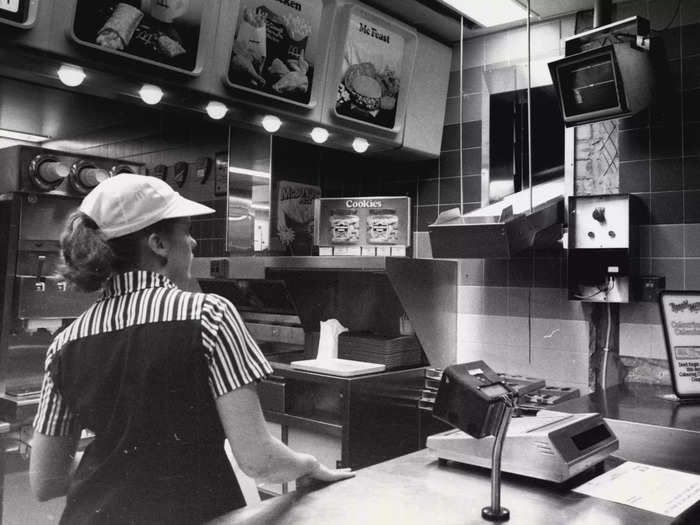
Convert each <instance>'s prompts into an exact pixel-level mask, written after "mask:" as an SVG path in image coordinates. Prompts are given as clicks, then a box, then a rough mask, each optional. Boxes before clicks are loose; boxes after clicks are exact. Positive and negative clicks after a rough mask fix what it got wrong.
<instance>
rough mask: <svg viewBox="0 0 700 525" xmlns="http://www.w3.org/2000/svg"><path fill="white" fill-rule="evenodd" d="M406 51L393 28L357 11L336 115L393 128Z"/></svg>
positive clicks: (399, 36)
mask: <svg viewBox="0 0 700 525" xmlns="http://www.w3.org/2000/svg"><path fill="white" fill-rule="evenodd" d="M404 52H405V39H404V37H403V36H402V35H401V34H399V33H398V32H397V31H395V30H393V28H392V26H391V25H389V24H387V23H382V21H380V20H377V19H373V18H370V17H369V16H366V15H363V14H362V13H361V12H353V13H352V14H351V15H350V23H349V28H348V33H347V38H346V40H345V49H344V53H343V70H342V77H341V80H340V83H339V84H338V96H337V100H336V105H335V111H336V113H337V114H338V115H342V116H346V117H350V118H354V119H357V120H362V121H364V122H369V123H370V124H374V125H376V126H381V127H384V128H389V129H391V128H393V127H394V124H395V120H396V106H397V103H398V99H399V94H400V92H401V89H402V88H403V89H405V85H404V83H405V81H406V79H405V78H402V76H403V74H402V73H403V69H404Z"/></svg>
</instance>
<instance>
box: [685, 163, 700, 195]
mask: <svg viewBox="0 0 700 525" xmlns="http://www.w3.org/2000/svg"><path fill="white" fill-rule="evenodd" d="M683 166H684V186H685V187H684V188H683V189H685V190H700V157H686V158H684V159H683Z"/></svg>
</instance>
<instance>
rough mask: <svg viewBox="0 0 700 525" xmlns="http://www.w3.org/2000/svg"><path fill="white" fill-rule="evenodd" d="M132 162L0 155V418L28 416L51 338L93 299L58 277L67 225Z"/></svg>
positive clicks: (37, 151) (19, 152)
mask: <svg viewBox="0 0 700 525" xmlns="http://www.w3.org/2000/svg"><path fill="white" fill-rule="evenodd" d="M115 166H119V168H118V169H119V171H120V172H121V171H132V172H138V171H140V169H141V167H140V165H138V164H136V163H130V164H123V163H118V162H116V161H114V160H112V159H105V158H101V157H93V156H86V155H76V154H71V153H64V152H58V151H53V150H48V149H45V148H38V147H31V146H13V147H10V148H6V149H3V150H0V244H1V245H2V246H3V249H0V419H5V420H10V421H12V420H21V419H24V418H26V417H29V416H31V415H32V414H33V412H34V409H35V406H36V402H37V400H38V393H39V390H40V387H41V379H42V376H43V371H44V366H43V363H44V359H45V355H46V350H47V348H48V345H49V344H50V342H51V340H52V339H53V336H54V335H55V334H56V333H57V332H59V331H60V330H61V329H62V328H63V327H65V326H66V325H67V324H69V323H70V321H72V320H73V319H74V318H76V317H77V316H78V315H80V313H82V312H83V311H84V310H85V309H86V308H87V307H88V306H89V305H90V304H92V303H93V302H94V300H95V298H96V296H97V294H85V293H81V292H77V291H74V290H71V289H70V288H69V286H68V285H67V283H66V282H65V281H64V280H63V279H61V278H60V277H58V276H57V271H56V270H57V267H58V264H59V262H60V255H59V243H60V235H61V231H62V229H63V225H64V223H65V220H66V218H67V217H68V215H69V214H70V213H72V212H73V211H74V210H75V209H77V207H78V206H79V205H80V201H81V199H82V198H83V196H84V195H86V194H87V193H89V191H90V190H91V189H92V188H93V187H94V186H96V185H97V184H98V183H99V182H100V181H102V180H104V179H106V178H107V177H109V176H110V170H114V168H115Z"/></svg>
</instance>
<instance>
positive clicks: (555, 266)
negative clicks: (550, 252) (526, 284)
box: [533, 258, 562, 288]
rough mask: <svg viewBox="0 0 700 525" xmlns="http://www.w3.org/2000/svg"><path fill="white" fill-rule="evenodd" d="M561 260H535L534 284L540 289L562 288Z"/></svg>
mask: <svg viewBox="0 0 700 525" xmlns="http://www.w3.org/2000/svg"><path fill="white" fill-rule="evenodd" d="M561 261H562V260H561V259H559V258H556V259H535V261H534V264H535V269H534V282H533V284H534V285H535V286H537V287H540V288H559V287H561V286H562V279H561Z"/></svg>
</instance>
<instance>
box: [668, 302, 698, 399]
mask: <svg viewBox="0 0 700 525" xmlns="http://www.w3.org/2000/svg"><path fill="white" fill-rule="evenodd" d="M659 304H660V308H661V321H662V324H663V329H664V337H665V339H666V352H667V354H668V363H669V368H670V371H671V382H672V383H673V390H674V392H675V393H676V395H677V396H678V398H679V399H685V400H688V399H697V400H698V401H700V291H697V292H694V291H693V292H689V291H683V292H675V291H664V292H662V293H661V294H660V295H659Z"/></svg>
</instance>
